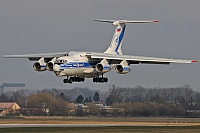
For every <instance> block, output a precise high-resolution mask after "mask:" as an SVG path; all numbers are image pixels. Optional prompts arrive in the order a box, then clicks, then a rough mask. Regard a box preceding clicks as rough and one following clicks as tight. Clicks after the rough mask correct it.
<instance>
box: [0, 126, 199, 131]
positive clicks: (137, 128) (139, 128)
mask: <svg viewBox="0 0 200 133" xmlns="http://www.w3.org/2000/svg"><path fill="white" fill-rule="evenodd" d="M0 132H1V133H38V132H39V133H66V132H67V133H80V132H82V133H121V132H123V133H133V132H134V133H171V132H173V133H199V132H200V126H184V127H183V126H168V127H167V126H120V127H66V128H65V127H63V128H61V127H60V128H54V127H52V128H43V127H40V128H9V129H0Z"/></svg>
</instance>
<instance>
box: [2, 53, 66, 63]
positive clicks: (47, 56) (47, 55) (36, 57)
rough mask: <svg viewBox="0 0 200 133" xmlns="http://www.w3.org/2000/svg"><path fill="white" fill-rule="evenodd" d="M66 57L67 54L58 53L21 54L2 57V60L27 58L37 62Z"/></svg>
mask: <svg viewBox="0 0 200 133" xmlns="http://www.w3.org/2000/svg"><path fill="white" fill-rule="evenodd" d="M65 55H67V52H59V53H42V54H23V55H3V58H28V59H29V60H30V61H37V60H39V59H40V58H42V57H44V58H45V59H53V58H54V57H60V56H65Z"/></svg>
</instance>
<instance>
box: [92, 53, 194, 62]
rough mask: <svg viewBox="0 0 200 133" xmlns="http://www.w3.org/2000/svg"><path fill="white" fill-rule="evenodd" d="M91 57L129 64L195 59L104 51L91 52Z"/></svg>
mask: <svg viewBox="0 0 200 133" xmlns="http://www.w3.org/2000/svg"><path fill="white" fill-rule="evenodd" d="M90 56H91V58H95V59H104V58H105V59H107V60H110V61H111V62H117V61H118V62H119V61H120V62H121V61H122V60H126V61H128V63H129V64H142V63H144V64H170V63H192V62H197V61H196V60H182V59H169V58H156V57H144V56H131V55H115V54H106V53H91V55H90Z"/></svg>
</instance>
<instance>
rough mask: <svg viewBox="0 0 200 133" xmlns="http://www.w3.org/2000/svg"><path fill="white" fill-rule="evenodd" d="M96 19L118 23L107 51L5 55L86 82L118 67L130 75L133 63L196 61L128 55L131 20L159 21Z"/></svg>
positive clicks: (69, 80)
mask: <svg viewBox="0 0 200 133" xmlns="http://www.w3.org/2000/svg"><path fill="white" fill-rule="evenodd" d="M94 21H98V22H106V23H111V24H113V25H114V26H116V29H115V32H114V35H113V38H112V41H111V44H110V46H109V47H108V49H107V50H106V51H105V52H104V53H99V52H75V51H71V52H69V53H68V52H60V53H42V54H25V55H3V57H4V58H28V59H29V60H30V61H35V63H34V64H33V68H34V69H35V70H36V71H46V70H48V71H52V72H53V73H54V74H55V75H56V76H58V77H60V76H65V77H66V78H65V79H64V80H63V82H64V83H73V82H84V81H85V78H93V82H95V83H104V82H108V78H107V77H104V74H105V73H107V72H109V71H110V70H111V69H113V68H114V69H115V71H116V72H117V73H118V74H127V73H129V72H130V71H131V67H130V65H131V64H170V63H192V62H197V61H196V60H182V59H169V58H155V57H143V56H132V55H124V54H123V53H122V50H121V48H122V42H123V38H124V33H125V29H126V24H127V23H157V22H158V20H148V21H146V20H145V21H132V20H103V19H95V20H94Z"/></svg>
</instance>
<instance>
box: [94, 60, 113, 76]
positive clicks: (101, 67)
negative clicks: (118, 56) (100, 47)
mask: <svg viewBox="0 0 200 133" xmlns="http://www.w3.org/2000/svg"><path fill="white" fill-rule="evenodd" d="M95 70H96V71H97V72H100V73H106V72H109V71H110V70H111V66H110V65H109V64H108V61H107V60H106V59H103V60H102V61H101V62H100V63H98V64H96V66H95Z"/></svg>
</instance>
